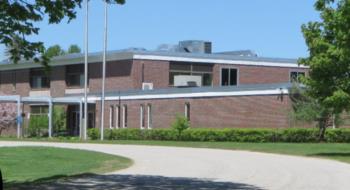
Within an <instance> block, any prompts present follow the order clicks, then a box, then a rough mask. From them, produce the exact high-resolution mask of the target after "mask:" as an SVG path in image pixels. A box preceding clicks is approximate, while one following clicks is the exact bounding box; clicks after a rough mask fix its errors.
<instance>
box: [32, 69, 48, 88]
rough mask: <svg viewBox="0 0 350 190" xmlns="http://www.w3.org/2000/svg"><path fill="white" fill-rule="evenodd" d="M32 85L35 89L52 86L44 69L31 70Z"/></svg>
mask: <svg viewBox="0 0 350 190" xmlns="http://www.w3.org/2000/svg"><path fill="white" fill-rule="evenodd" d="M30 86H31V88H34V89H40V88H50V79H49V76H48V75H47V73H45V72H44V70H42V69H40V70H39V69H35V70H31V71H30Z"/></svg>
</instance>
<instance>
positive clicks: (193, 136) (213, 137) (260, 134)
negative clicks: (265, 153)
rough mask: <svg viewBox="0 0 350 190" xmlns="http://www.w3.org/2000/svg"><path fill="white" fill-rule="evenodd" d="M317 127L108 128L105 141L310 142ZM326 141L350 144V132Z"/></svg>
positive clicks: (334, 133) (330, 133)
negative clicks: (179, 131) (180, 129)
mask: <svg viewBox="0 0 350 190" xmlns="http://www.w3.org/2000/svg"><path fill="white" fill-rule="evenodd" d="M318 132H319V131H318V129H317V128H288V129H237V128H233V129H205V128H201V129H200V128H197V129H193V128H190V129H186V130H183V131H182V133H181V138H179V136H178V135H179V133H178V131H177V130H174V129H152V130H145V129H143V130H141V129H106V130H105V132H104V134H105V139H106V140H160V141H179V140H181V141H203V142H204V141H213V142H219V141H222V142H224V141H226V142H258V143H264V142H288V143H292V142H293V143H310V142H317V141H318ZM88 134H89V137H90V138H91V139H93V140H95V139H98V138H99V135H100V133H99V129H96V128H95V129H89V132H88ZM325 137H326V142H337V143H350V129H334V130H333V129H328V130H327V132H326V136H325Z"/></svg>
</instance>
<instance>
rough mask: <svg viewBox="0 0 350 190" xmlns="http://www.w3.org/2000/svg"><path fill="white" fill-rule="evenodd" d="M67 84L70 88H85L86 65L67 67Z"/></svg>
mask: <svg viewBox="0 0 350 190" xmlns="http://www.w3.org/2000/svg"><path fill="white" fill-rule="evenodd" d="M66 83H67V86H69V87H83V86H84V65H83V64H79V65H69V66H67V67H66Z"/></svg>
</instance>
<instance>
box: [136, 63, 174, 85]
mask: <svg viewBox="0 0 350 190" xmlns="http://www.w3.org/2000/svg"><path fill="white" fill-rule="evenodd" d="M133 62H134V65H135V70H134V72H133V76H134V79H135V87H138V88H141V87H142V72H143V76H144V82H150V83H153V87H154V88H168V87H169V61H151V60H134V61H133ZM142 65H143V67H144V69H143V71H142Z"/></svg>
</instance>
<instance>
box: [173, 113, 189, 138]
mask: <svg viewBox="0 0 350 190" xmlns="http://www.w3.org/2000/svg"><path fill="white" fill-rule="evenodd" d="M189 127H190V123H189V122H188V119H187V118H186V117H184V116H176V120H175V121H174V122H173V123H172V124H171V128H172V129H174V130H175V131H177V138H178V139H181V135H182V132H183V131H184V130H186V129H188V128H189Z"/></svg>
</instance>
